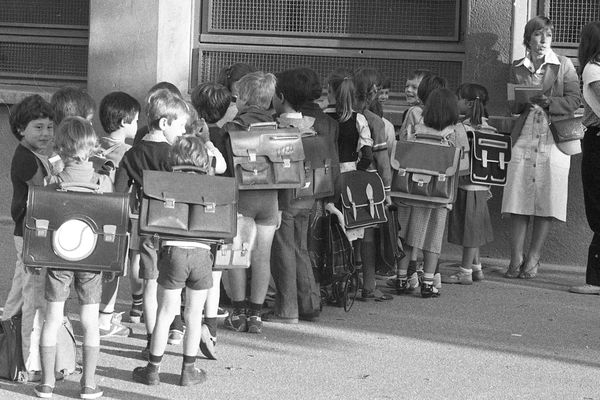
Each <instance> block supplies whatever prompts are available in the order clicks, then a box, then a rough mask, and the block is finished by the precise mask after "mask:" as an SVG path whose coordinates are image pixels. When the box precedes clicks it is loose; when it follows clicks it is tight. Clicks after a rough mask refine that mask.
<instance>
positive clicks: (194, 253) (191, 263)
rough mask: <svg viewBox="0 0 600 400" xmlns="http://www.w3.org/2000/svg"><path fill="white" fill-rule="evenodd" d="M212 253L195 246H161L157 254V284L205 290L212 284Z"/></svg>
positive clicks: (174, 287)
mask: <svg viewBox="0 0 600 400" xmlns="http://www.w3.org/2000/svg"><path fill="white" fill-rule="evenodd" d="M212 266H213V255H212V254H211V252H210V250H209V249H202V248H197V247H176V246H165V247H162V248H161V250H160V252H159V255H158V271H159V272H158V281H157V282H158V284H159V285H161V286H162V287H163V288H165V289H170V290H173V289H183V288H184V287H187V288H189V289H192V290H206V289H210V288H211V287H212V285H213V281H212Z"/></svg>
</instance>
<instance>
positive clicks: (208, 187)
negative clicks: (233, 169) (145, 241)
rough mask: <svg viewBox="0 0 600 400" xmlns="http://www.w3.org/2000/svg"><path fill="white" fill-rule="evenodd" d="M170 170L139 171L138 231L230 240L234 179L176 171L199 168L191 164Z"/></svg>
mask: <svg viewBox="0 0 600 400" xmlns="http://www.w3.org/2000/svg"><path fill="white" fill-rule="evenodd" d="M173 170H174V172H166V171H148V170H146V171H144V172H143V175H142V191H143V197H142V206H141V209H140V232H141V233H147V234H157V235H158V236H159V237H161V238H173V237H176V238H182V237H188V238H203V239H216V240H220V239H223V240H226V241H229V242H230V241H231V239H233V237H234V236H235V234H236V225H237V191H236V187H235V179H234V178H228V177H223V176H212V175H205V174H200V173H182V172H176V171H179V170H183V171H186V170H187V171H199V170H198V169H197V168H196V167H191V166H185V167H174V168H173Z"/></svg>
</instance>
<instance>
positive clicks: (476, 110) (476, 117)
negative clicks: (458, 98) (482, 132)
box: [471, 96, 485, 125]
mask: <svg viewBox="0 0 600 400" xmlns="http://www.w3.org/2000/svg"><path fill="white" fill-rule="evenodd" d="M471 104H472V106H471V124H473V125H481V124H482V122H483V117H484V116H485V106H484V105H483V102H482V101H481V99H480V98H479V96H477V97H475V99H474V100H472V101H471Z"/></svg>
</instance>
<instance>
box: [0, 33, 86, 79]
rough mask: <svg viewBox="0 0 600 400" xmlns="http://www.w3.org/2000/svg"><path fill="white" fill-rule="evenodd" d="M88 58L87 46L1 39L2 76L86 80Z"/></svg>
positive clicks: (0, 70) (0, 60) (0, 69)
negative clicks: (78, 78) (9, 41)
mask: <svg viewBox="0 0 600 400" xmlns="http://www.w3.org/2000/svg"><path fill="white" fill-rule="evenodd" d="M87 60H88V49H87V47H86V46H70V45H59V44H36V43H6V42H0V76H2V75H9V76H23V77H29V78H31V79H34V80H35V79H37V78H39V79H44V78H50V77H74V78H77V77H80V78H83V79H85V77H86V76H87Z"/></svg>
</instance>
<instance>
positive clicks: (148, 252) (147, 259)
mask: <svg viewBox="0 0 600 400" xmlns="http://www.w3.org/2000/svg"><path fill="white" fill-rule="evenodd" d="M140 239H141V240H140V279H156V278H158V266H157V259H158V250H157V249H156V247H154V239H153V238H152V236H142V237H141V238H140Z"/></svg>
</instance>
